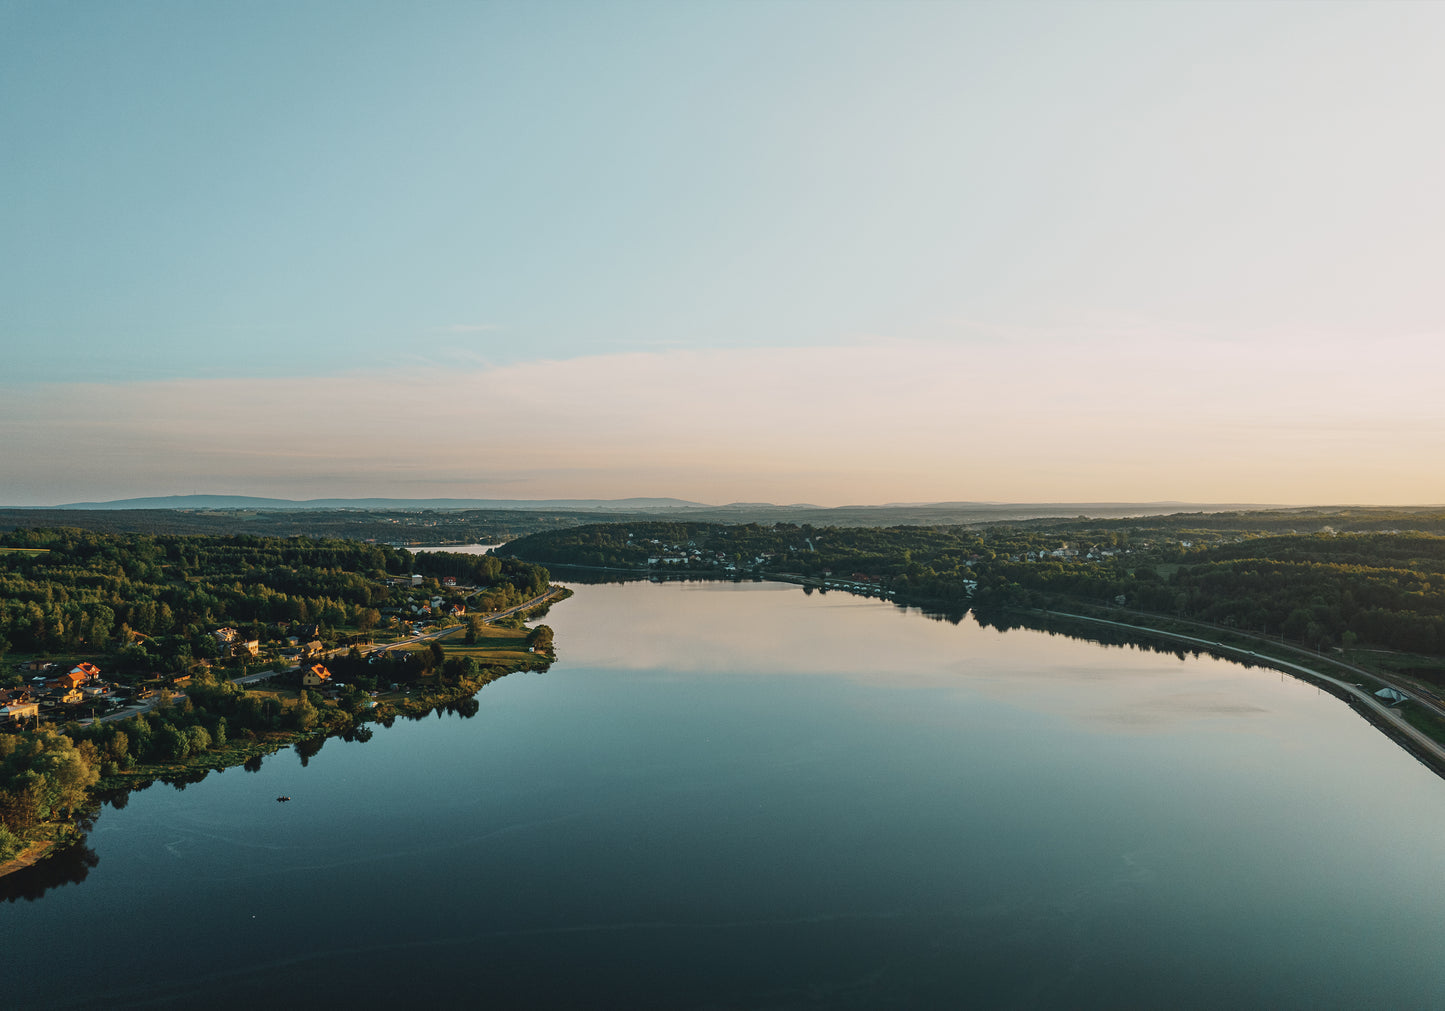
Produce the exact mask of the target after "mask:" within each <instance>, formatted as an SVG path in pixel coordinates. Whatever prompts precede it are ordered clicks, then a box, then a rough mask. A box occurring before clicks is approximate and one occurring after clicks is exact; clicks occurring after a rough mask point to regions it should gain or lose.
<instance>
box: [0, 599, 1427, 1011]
mask: <svg viewBox="0 0 1445 1011" xmlns="http://www.w3.org/2000/svg"><path fill="white" fill-rule="evenodd" d="M548 622H549V623H550V624H551V625H552V626H553V627H554V628H555V629H556V631H557V643H558V649H559V654H560V657H561V660H560V661H559V662H558V663H557V664H556V665H555V666H554V667H553V668H552V670H551V671H550V672H548V673H546V674H515V675H512V676H510V677H507V678H505V679H503V680H502V681H499V682H496V683H495V684H493V685H491V686H489V687H487V688H486V689H484V690H483V691H482V692H481V693H480V695H479V696H478V700H479V702H480V703H481V709H480V712H479V713H478V715H477V716H476V717H474V718H472V719H461V718H458V717H455V716H445V717H436V716H432V717H428V718H427V719H425V720H423V721H420V722H411V721H399V722H398V723H397V724H396V725H395V726H393V727H392V728H390V729H381V728H378V730H377V732H376V734H375V737H374V738H373V739H372V740H371V741H370V742H368V743H365V744H362V743H351V744H348V743H345V742H342V741H339V740H332V741H330V742H328V743H327V744H326V745H325V747H324V748H323V749H322V750H321V752H320V753H319V754H317V755H315V756H314V757H313V758H311V759H310V760H309V763H308V764H307V765H306V766H305V767H303V766H302V763H301V761H300V758H299V756H298V755H297V754H296V753H295V752H293V751H287V752H283V753H281V754H278V755H277V756H274V757H272V758H270V759H267V760H266V762H265V763H264V764H263V766H262V768H261V769H260V771H259V772H255V773H248V772H245V771H243V770H241V769H231V770H228V771H227V772H225V773H222V774H219V775H212V776H211V777H210V778H208V779H206V780H205V781H204V782H202V783H198V784H193V785H191V786H189V787H187V788H186V789H185V790H184V791H177V790H175V789H173V788H171V787H167V786H164V785H159V784H158V785H156V786H154V787H152V788H151V789H149V790H146V791H143V792H140V793H136V794H133V795H131V798H130V801H129V803H128V804H127V805H126V806H125V808H124V809H122V810H107V811H106V812H105V813H104V814H103V815H102V816H101V818H100V820H99V821H98V823H97V825H96V828H95V831H94V832H93V833H92V834H91V837H90V846H91V848H92V849H93V850H94V851H95V853H96V854H97V855H98V857H99V860H98V863H97V864H96V865H95V867H94V868H93V869H91V870H90V872H89V874H88V876H87V877H86V879H85V880H84V881H83V882H81V883H79V884H68V885H64V886H61V887H58V888H55V889H53V890H51V891H49V892H47V893H46V894H44V895H43V896H42V897H41V898H39V899H38V900H36V901H24V900H21V901H15V902H11V903H8V904H3V905H0V938H3V948H0V950H3V951H4V953H5V955H6V962H7V964H8V965H9V966H10V967H11V968H12V970H14V969H16V968H18V967H24V970H25V971H24V972H15V971H12V972H11V973H10V974H9V976H10V982H8V983H7V985H6V998H5V999H6V1000H7V1002H8V1001H9V1000H13V999H14V998H15V997H16V995H17V993H18V997H19V1003H20V1004H21V1005H22V1006H34V1007H41V1006H45V1007H64V1006H102V1005H103V1006H107V1007H125V1006H147V1005H152V1004H182V1003H184V1004H190V1005H194V1004H198V1003H199V1004H202V1005H211V1006H256V1005H258V1004H263V1003H266V1002H270V1003H273V1004H280V1005H282V1006H293V1005H297V1004H301V1003H312V1002H320V1003H323V1004H325V1005H328V1006H329V1005H331V1004H335V1003H343V1002H344V1003H347V1004H350V1005H352V1006H360V1007H373V1006H395V1005H396V1004H397V1003H398V1002H402V1001H407V1000H412V1001H421V1002H424V1003H426V1004H430V1005H435V1004H440V1005H444V1006H446V1005H466V1006H472V1005H480V1004H487V1005H491V1006H498V1007H578V1008H593V1007H617V1008H624V1007H625V1008H637V1007H700V1008H728V1007H763V1008H808V1007H843V1008H876V1007H960V1006H983V1007H1070V1008H1075V1007H1165V1006H1168V1007H1181V1006H1182V1007H1222V1006H1244V1007H1300V1008H1304V1007H1309V1008H1316V1007H1342V1008H1346V1007H1348V1008H1358V1007H1396V1008H1399V1007H1420V1008H1424V1007H1437V1006H1439V1005H1440V1003H1441V1000H1442V994H1445V931H1442V927H1445V923H1442V910H1445V896H1442V886H1445V872H1442V868H1445V861H1442V850H1445V782H1442V781H1441V780H1439V779H1438V778H1437V777H1435V776H1434V775H1432V774H1430V773H1429V772H1428V771H1426V770H1425V769H1424V768H1423V767H1421V766H1420V765H1418V764H1417V763H1416V762H1414V761H1413V760H1412V759H1411V758H1409V757H1408V756H1407V755H1406V754H1405V753H1404V752H1402V751H1400V750H1399V749H1398V748H1396V747H1395V746H1394V745H1392V744H1390V743H1389V742H1388V741H1387V740H1386V739H1385V738H1384V737H1383V736H1381V735H1380V734H1379V733H1378V732H1376V731H1375V730H1373V729H1372V728H1370V727H1369V726H1368V725H1367V724H1366V723H1364V722H1363V721H1362V720H1360V719H1358V718H1357V717H1355V716H1354V715H1353V714H1352V713H1351V712H1350V710H1349V709H1348V708H1347V707H1346V706H1344V705H1343V704H1342V703H1339V702H1337V701H1336V700H1334V699H1332V698H1330V697H1329V696H1326V695H1321V694H1319V693H1317V692H1316V691H1315V690H1314V689H1313V688H1310V687H1308V686H1306V685H1303V684H1302V683H1300V682H1296V681H1292V680H1289V679H1285V678H1281V677H1280V676H1279V675H1277V674H1274V673H1270V672H1264V671H1260V670H1252V671H1251V670H1245V669H1243V668H1241V667H1238V666H1236V665H1233V664H1230V663H1227V662H1224V661H1219V660H1213V659H1208V658H1202V659H1195V658H1191V659H1188V660H1184V661H1181V660H1179V659H1177V658H1175V657H1172V656H1168V655H1161V654H1155V653H1145V652H1138V651H1133V650H1126V649H1117V648H1104V647H1101V646H1098V645H1095V644H1091V643H1086V642H1080V641H1076V640H1071V639H1067V638H1064V637H1056V636H1049V635H1046V634H1043V633H1038V632H1032V631H1014V632H1009V633H1006V634H1005V633H999V632H997V631H993V630H986V629H981V628H979V627H978V626H976V625H975V624H974V623H973V622H972V620H971V619H968V620H965V622H964V623H963V624H962V625H959V626H952V625H948V624H946V623H941V622H934V621H930V620H927V619H925V618H923V617H921V616H920V615H918V614H917V613H916V612H915V613H905V612H903V611H900V610H898V609H896V608H894V607H892V606H891V605H889V604H885V603H882V602H878V601H866V600H861V599H858V598H852V597H846V596H841V595H839V594H832V595H828V596H821V595H814V596H806V595H805V594H803V593H802V592H801V591H800V590H799V589H797V588H795V587H786V586H778V585H773V584H745V585H730V584H718V583H681V584H678V583H674V584H663V585H654V584H649V583H631V584H621V585H600V586H586V587H582V588H580V591H579V593H578V595H577V596H576V597H574V598H572V599H571V600H569V601H567V602H565V603H564V604H561V605H559V606H557V607H556V608H554V610H553V612H552V614H551V616H550V617H549V618H548ZM280 794H287V795H290V796H291V797H292V798H294V799H293V801H292V803H290V804H277V803H276V801H275V797H276V796H278V795H280ZM17 981H18V983H17ZM17 985H18V988H19V989H18V991H17V989H16V987H17Z"/></svg>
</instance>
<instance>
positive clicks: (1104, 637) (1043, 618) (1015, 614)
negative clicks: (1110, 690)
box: [973, 609, 1260, 667]
mask: <svg viewBox="0 0 1445 1011" xmlns="http://www.w3.org/2000/svg"><path fill="white" fill-rule="evenodd" d="M973 617H974V620H975V621H977V622H978V624H979V626H980V627H982V628H994V629H997V630H998V631H1000V632H1011V631H1013V630H1014V629H1016V628H1027V629H1032V630H1034V631H1036V632H1047V633H1048V634H1049V635H1062V636H1066V637H1068V638H1070V639H1079V640H1082V641H1084V642H1092V643H1096V644H1098V645H1100V646H1109V647H1116V648H1118V649H1137V650H1139V651H1140V652H1143V653H1167V654H1168V655H1170V656H1174V657H1177V658H1179V659H1180V660H1183V659H1184V658H1186V657H1190V656H1223V657H1225V658H1226V659H1228V660H1229V661H1230V662H1231V663H1236V664H1239V665H1240V666H1243V667H1256V666H1260V664H1259V663H1258V661H1256V660H1255V659H1253V658H1252V657H1243V656H1239V655H1237V654H1236V653H1233V652H1222V653H1221V652H1216V651H1215V650H1212V649H1209V648H1208V647H1207V646H1183V645H1180V644H1179V642H1177V641H1174V640H1171V639H1169V638H1167V637H1165V636H1163V635H1162V633H1161V634H1159V635H1155V634H1152V633H1150V632H1147V631H1143V630H1135V629H1127V628H1119V627H1117V626H1113V625H1100V624H1096V623H1095V622H1086V621H1073V620H1070V619H1069V618H1068V617H1067V616H1062V615H1059V616H1056V615H1046V614H1034V613H1025V612H1020V611H994V610H989V609H984V610H982V611H980V610H977V609H975V610H974V612H973Z"/></svg>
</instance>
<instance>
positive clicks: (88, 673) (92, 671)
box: [70, 662, 100, 681]
mask: <svg viewBox="0 0 1445 1011" xmlns="http://www.w3.org/2000/svg"><path fill="white" fill-rule="evenodd" d="M70 673H72V674H81V675H84V677H83V678H82V680H85V681H89V680H91V679H92V678H98V677H100V668H99V667H97V666H96V665H95V664H93V663H89V662H83V663H78V664H76V665H75V666H74V667H72V668H70Z"/></svg>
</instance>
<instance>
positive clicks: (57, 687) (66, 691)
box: [47, 678, 85, 706]
mask: <svg viewBox="0 0 1445 1011" xmlns="http://www.w3.org/2000/svg"><path fill="white" fill-rule="evenodd" d="M47 697H48V699H49V700H50V702H51V704H53V705H67V706H74V705H78V704H80V703H81V702H84V701H85V696H84V695H82V694H81V693H80V689H79V688H76V687H75V686H74V685H71V684H68V683H66V682H65V681H63V680H61V679H59V678H57V679H56V681H55V684H54V687H52V688H51V689H50V693H49V695H48V696H47Z"/></svg>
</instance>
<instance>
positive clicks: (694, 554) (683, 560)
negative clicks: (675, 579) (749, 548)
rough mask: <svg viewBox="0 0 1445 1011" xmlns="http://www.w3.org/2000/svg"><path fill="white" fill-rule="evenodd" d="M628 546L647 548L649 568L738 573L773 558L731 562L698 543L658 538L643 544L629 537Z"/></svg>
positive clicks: (765, 556)
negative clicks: (672, 542) (666, 540)
mask: <svg viewBox="0 0 1445 1011" xmlns="http://www.w3.org/2000/svg"><path fill="white" fill-rule="evenodd" d="M627 546H628V547H629V548H637V547H642V548H646V549H647V552H648V555H647V564H648V567H649V568H689V569H721V570H722V571H724V572H737V571H738V568H739V567H743V568H750V567H753V566H758V565H762V564H763V563H765V562H768V561H770V560H771V559H772V557H773V553H772V552H771V551H765V552H763V553H762V554H759V555H755V556H753V558H752V559H751V560H748V559H743V560H742V561H741V562H737V561H730V560H729V559H728V556H727V554H726V553H725V552H722V551H709V550H705V549H703V548H700V547H698V545H697V542H696V541H688V542H687V543H686V544H664V543H663V542H662V541H660V540H658V539H657V538H656V537H654V538H651V539H650V540H648V541H645V542H642V543H638V542H636V541H634V540H632V538H631V537H629V538H628V540H627Z"/></svg>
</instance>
